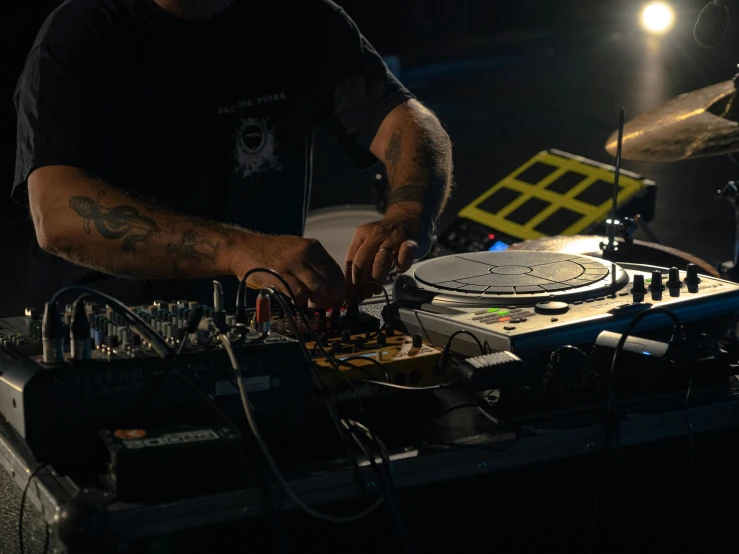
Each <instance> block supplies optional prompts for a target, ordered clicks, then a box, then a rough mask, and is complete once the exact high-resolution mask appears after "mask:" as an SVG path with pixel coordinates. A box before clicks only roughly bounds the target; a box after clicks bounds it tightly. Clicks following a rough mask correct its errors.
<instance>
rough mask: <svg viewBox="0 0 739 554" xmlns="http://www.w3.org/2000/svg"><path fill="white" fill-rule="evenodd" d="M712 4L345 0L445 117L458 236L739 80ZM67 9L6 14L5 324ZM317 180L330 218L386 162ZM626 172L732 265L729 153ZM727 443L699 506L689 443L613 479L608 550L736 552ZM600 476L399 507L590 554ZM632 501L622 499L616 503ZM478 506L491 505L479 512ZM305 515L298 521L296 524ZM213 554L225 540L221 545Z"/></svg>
mask: <svg viewBox="0 0 739 554" xmlns="http://www.w3.org/2000/svg"><path fill="white" fill-rule="evenodd" d="M254 1H257V0H254ZM706 1H707V0H672V1H671V2H670V4H671V5H672V6H673V7H674V9H675V11H676V14H677V24H676V27H675V28H674V29H673V30H672V32H670V33H669V34H667V35H666V36H664V37H660V38H650V37H648V36H647V35H646V34H645V33H644V32H643V31H642V30H641V29H640V27H639V25H638V15H639V11H640V8H641V6H642V3H641V2H638V1H633V0H616V1H610V2H609V1H606V0H520V1H512V0H511V1H507V2H502V1H498V0H425V1H422V0H343V1H341V2H340V3H341V4H342V5H343V6H344V7H345V8H346V9H347V10H348V12H349V13H350V14H351V15H352V17H354V18H355V20H356V21H357V23H358V24H359V26H360V28H361V29H362V30H363V32H364V33H365V34H366V35H367V36H368V38H369V39H370V40H371V42H373V44H375V46H376V47H377V48H378V50H379V51H380V52H381V53H382V54H383V55H397V56H399V58H400V62H401V71H400V74H399V76H400V78H401V79H402V80H403V81H404V82H405V84H406V85H407V86H408V87H409V88H410V89H411V90H412V91H413V92H414V93H415V94H416V95H417V96H418V97H419V98H420V99H421V100H422V101H423V102H425V103H426V104H427V105H428V106H429V107H430V108H431V109H433V110H434V111H435V112H436V113H437V114H438V115H439V117H440V118H441V120H442V122H443V123H444V125H445V126H446V127H447V130H448V132H449V134H450V136H451V138H452V140H453V142H454V145H455V151H454V156H455V174H456V183H457V187H456V191H455V193H454V196H453V199H452V201H451V204H450V206H449V208H448V210H447V213H446V214H445V216H444V218H443V220H442V227H443V226H444V225H445V224H448V223H449V222H450V221H451V219H452V218H453V217H454V214H456V213H457V212H458V211H459V210H460V209H461V208H462V207H464V206H465V205H466V204H467V203H469V202H470V201H472V200H473V199H474V198H475V197H476V196H478V195H479V194H480V193H481V192H483V191H484V190H486V189H487V188H489V187H490V186H491V185H492V184H494V183H495V182H496V181H497V180H499V179H500V178H502V177H503V176H505V175H507V174H508V173H510V172H511V171H512V170H513V169H515V168H516V167H518V166H519V165H520V164H521V163H523V162H524V161H526V160H527V159H529V158H530V157H531V156H532V155H533V154H535V153H536V152H538V151H540V150H543V149H546V148H551V147H554V148H559V149H561V150H565V151H568V152H571V153H574V154H579V155H582V156H585V157H588V158H591V159H594V160H597V161H601V162H610V163H612V159H611V158H610V157H609V156H608V154H607V153H606V152H605V151H604V150H603V145H604V143H605V140H606V138H607V137H608V136H609V135H610V133H611V132H612V131H613V130H614V128H615V127H616V122H617V117H618V109H619V108H620V107H622V106H623V107H625V108H626V111H627V116H628V117H633V116H634V115H636V114H638V113H640V112H642V111H644V110H648V109H650V108H653V107H655V106H657V105H659V104H660V103H662V102H664V101H665V100H667V99H669V98H672V97H674V96H676V95H678V94H680V93H682V92H686V91H690V90H694V89H697V88H700V87H703V86H707V85H710V84H713V83H716V82H718V81H722V80H726V79H729V78H731V77H732V75H733V74H734V72H735V71H736V64H737V62H739V29H737V28H736V25H735V24H732V27H731V28H730V30H729V34H728V37H727V40H726V41H725V43H724V44H723V45H722V46H720V47H719V48H716V49H712V50H707V49H704V48H701V47H700V46H698V45H697V44H696V43H695V41H694V40H693V37H692V26H693V23H694V21H695V18H696V16H697V14H698V12H699V11H700V9H701V8H702V7H703V5H704V4H705V2H706ZM58 3H59V2H58V1H42V0H25V1H23V2H16V3H15V5H14V6H11V5H5V6H4V10H3V21H4V22H7V23H8V24H7V25H6V26H5V31H4V33H3V34H2V36H3V39H2V40H6V41H7V43H6V44H5V45H4V47H3V48H2V50H1V51H2V52H3V59H2V66H1V67H2V68H3V71H2V72H0V79H2V83H1V84H0V86H1V88H0V132H2V140H1V141H0V144H2V148H0V174H1V175H2V176H3V177H2V179H3V181H4V183H5V184H4V185H3V187H4V192H3V194H2V195H0V198H2V199H3V200H0V316H2V315H11V314H12V315H15V314H18V313H19V312H20V311H21V310H22V308H23V300H22V299H23V297H24V292H25V283H26V267H25V257H26V250H27V247H28V244H29V241H30V240H33V234H32V228H31V225H30V220H29V217H28V214H27V211H26V210H25V209H24V208H21V207H19V206H17V205H15V204H13V203H12V201H11V199H10V188H11V185H12V179H13V164H14V151H15V113H14V109H13V105H12V93H13V89H14V87H15V83H16V80H17V78H18V75H19V74H20V72H21V69H22V66H23V62H24V59H25V55H26V53H27V52H28V50H29V48H30V45H31V43H32V41H33V37H34V35H35V33H36V31H37V29H38V28H39V26H40V25H41V23H42V21H43V20H44V19H45V17H46V16H47V15H48V13H49V12H50V11H51V10H52V9H53V8H54V7H55V6H56V5H58ZM286 16H288V17H289V14H288V15H286ZM734 19H735V21H736V20H739V15H738V16H737V17H735V18H734ZM315 168H316V174H315V179H314V196H313V199H312V207H313V208H319V207H323V206H328V205H335V204H338V203H369V202H370V201H371V194H370V188H371V184H372V183H373V182H374V178H375V174H376V173H377V169H378V168H377V167H372V168H368V169H365V170H363V171H357V170H356V169H354V168H352V167H351V165H350V163H349V161H348V157H347V156H346V154H344V153H343V151H341V150H340V149H339V147H338V146H336V145H335V144H334V143H333V142H332V141H331V139H330V138H329V137H328V136H326V135H325V134H321V135H319V138H318V143H317V149H316V165H315ZM625 168H626V169H631V170H634V171H636V172H639V173H642V174H643V175H645V176H647V177H649V178H651V179H653V180H655V181H656V182H657V183H658V185H659V193H658V206H657V212H656V213H657V215H656V219H655V221H654V222H653V229H654V231H655V232H656V234H657V235H658V236H659V237H660V238H661V239H662V241H663V242H664V243H665V244H668V245H670V246H674V247H677V248H680V249H683V250H686V251H688V252H690V253H692V254H695V255H697V256H699V257H701V258H703V259H705V260H707V261H709V262H711V263H715V262H718V261H723V260H725V259H728V258H729V257H730V256H731V249H732V242H733V232H734V231H733V213H732V210H731V208H730V207H729V206H728V205H725V204H716V203H715V202H714V201H713V195H714V192H715V190H716V189H717V188H719V187H720V186H721V185H722V184H724V182H725V181H726V180H729V179H733V178H737V177H739V167H736V166H734V165H732V163H731V162H730V161H729V160H728V159H727V158H725V157H722V158H713V159H705V160H696V161H689V162H681V163H676V164H669V165H658V164H636V163H631V162H627V163H625ZM715 444H724V445H725V450H726V451H710V450H708V449H707V448H706V447H702V446H701V447H700V448H698V447H697V451H698V454H697V458H696V459H697V471H696V473H697V474H699V476H700V477H699V480H698V481H696V484H695V486H694V490H695V491H699V493H700V494H697V495H696V494H694V495H690V496H689V495H688V494H687V493H686V488H685V481H686V479H687V477H686V457H687V448H686V446H685V444H684V441H682V440H680V441H676V444H674V445H672V448H664V446H663V445H658V446H655V447H654V449H655V450H656V454H655V455H654V456H653V457H652V459H653V460H656V461H655V462H654V463H653V464H652V465H648V464H647V462H646V459H647V458H646V456H645V455H642V457H641V458H638V457H637V458H636V459H633V460H632V459H627V461H626V465H625V468H626V469H623V471H624V473H626V474H627V475H626V478H625V479H622V480H621V481H616V482H613V483H607V486H606V490H605V491H604V495H603V498H604V501H603V502H602V504H603V506H602V507H601V515H600V521H601V523H600V526H602V527H604V534H605V539H604V543H603V544H601V545H600V547H599V548H598V549H597V551H600V552H604V551H618V552H625V551H626V552H643V551H654V550H659V551H663V550H666V547H667V546H669V548H671V551H675V552H681V551H686V550H687V549H688V548H692V547H694V546H699V551H709V552H713V551H718V545H719V544H720V543H721V541H724V540H726V541H733V538H731V537H732V536H733V535H734V534H735V527H736V523H735V522H736V519H735V516H736V513H735V512H736V509H734V510H732V511H731V512H727V511H725V510H724V506H723V505H724V504H726V503H727V502H732V500H733V497H735V495H736V494H737V491H736V490H735V489H736V485H735V483H736V479H731V478H730V477H729V478H727V476H730V475H732V471H735V468H736V463H737V460H736V456H737V452H739V450H737V449H736V448H735V447H734V445H735V444H736V439H735V437H734V438H733V439H731V440H730V441H728V440H724V439H723V438H722V439H720V440H718V441H715ZM715 444H714V448H715ZM699 446H700V445H699ZM598 468H599V465H598V460H596V461H595V462H594V463H592V460H591V461H590V462H583V464H582V465H576V466H568V468H567V469H566V470H565V469H564V468H562V467H561V466H559V465H554V466H550V467H548V468H546V469H545V468H541V467H534V468H529V469H532V471H527V472H526V474H525V475H524V476H516V475H514V474H512V473H506V474H502V475H500V476H497V477H496V479H495V480H493V479H490V480H487V481H482V480H480V479H475V480H466V481H454V482H450V483H446V484H443V485H437V486H435V487H433V488H431V487H428V488H423V489H421V490H420V491H416V494H415V497H414V498H413V499H411V498H409V496H410V493H409V492H405V491H403V492H401V495H400V499H399V500H400V502H399V505H400V506H401V512H402V513H403V517H404V520H405V521H406V525H407V527H408V529H409V532H410V533H411V536H412V537H413V540H414V542H416V543H417V545H418V546H419V549H418V550H419V551H423V550H428V551H440V550H441V549H442V548H444V547H447V546H454V547H459V546H467V547H469V548H468V550H471V547H477V548H479V546H480V545H484V546H487V547H488V549H491V550H492V549H495V548H500V547H501V546H502V547H503V551H539V550H541V549H542V548H547V549H552V548H553V549H556V550H557V551H559V550H568V551H581V550H582V547H583V546H584V544H585V543H586V542H587V535H588V533H589V530H590V520H591V517H592V513H591V506H592V504H591V503H592V500H593V486H594V483H595V482H596V479H597V470H598ZM642 472H643V474H642ZM637 474H638V478H637ZM614 479H615V478H614ZM727 486H732V487H733V488H731V490H728V489H727ZM614 491H618V492H620V494H616V492H614ZM718 491H721V492H718ZM615 496H618V497H620V499H621V502H619V503H614V497H615ZM472 497H477V501H476V502H470V498H472ZM432 498H433V499H434V501H430V500H431V499H432ZM733 504H735V503H733ZM722 514H723V516H724V517H722ZM729 516H731V517H733V518H734V519H733V520H732V519H731V518H730V517H729ZM299 517H301V516H300V515H299V514H297V515H293V516H289V518H288V521H286V523H289V522H290V520H292V519H295V518H299ZM387 529H389V522H388V520H387V518H386V517H385V516H382V517H379V516H378V518H377V519H375V520H370V521H369V522H366V521H363V522H361V523H359V524H357V525H356V526H355V527H353V528H350V530H352V531H356V532H357V533H358V535H356V536H355V537H354V538H352V539H351V540H352V542H348V540H349V539H348V538H347V537H348V535H349V531H346V532H344V533H342V532H339V531H337V529H336V528H335V527H330V526H327V525H322V524H317V523H316V522H314V521H312V520H311V521H307V522H305V521H304V525H303V526H302V531H301V530H300V528H298V530H297V531H294V532H293V533H291V535H290V541H291V543H292V545H293V546H295V547H298V548H302V547H303V545H305V544H311V542H309V541H313V540H315V538H316V536H318V535H320V537H321V539H322V541H324V542H325V541H328V542H329V543H332V544H334V546H336V547H337V548H336V549H337V551H338V548H341V549H342V551H345V550H346V548H347V547H348V548H351V549H352V550H355V551H366V549H363V548H361V546H362V545H364V546H366V547H367V548H370V547H371V548H372V549H373V551H374V552H377V551H394V548H393V546H392V545H393V543H392V542H385V541H393V540H394V539H393V537H392V536H390V537H389V538H388V534H387V533H385V532H384V531H386V530H387ZM647 530H650V531H651V532H652V533H654V534H655V536H652V537H651V540H650V541H645V540H643V538H642V537H643V534H644V533H646V532H647ZM441 532H443V539H444V540H442V541H441V542H440V539H441V538H442V537H440V536H439V533H441ZM360 533H361V534H360ZM390 535H392V533H391V534H390ZM242 537H243V535H242ZM460 537H461V538H462V540H460ZM357 539H359V540H357ZM447 539H449V540H452V539H453V544H447V543H448V542H449V540H447ZM688 539H692V540H688ZM693 541H695V542H693ZM709 541H710V543H711V544H710V546H708V543H709ZM531 543H536V547H537V548H536V549H535V550H534V549H533V545H532V544H531ZM208 547H210V548H212V544H211V542H210V540H208V541H207V542H206V544H205V545H204V546H203V548H204V549H205V548H208ZM380 549H382V550H380Z"/></svg>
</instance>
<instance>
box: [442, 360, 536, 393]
mask: <svg viewBox="0 0 739 554" xmlns="http://www.w3.org/2000/svg"><path fill="white" fill-rule="evenodd" d="M525 367H526V366H525V364H524V363H523V360H521V358H519V357H518V356H516V355H515V354H514V353H513V352H507V351H505V352H494V353H492V354H484V355H482V356H475V357H474V358H467V359H465V360H464V361H462V362H461V363H459V364H457V365H456V366H455V367H454V368H453V376H452V379H453V380H454V381H457V382H462V383H464V384H465V385H466V386H467V387H469V388H470V389H472V390H473V391H483V390H489V389H500V388H504V387H509V386H511V385H517V384H519V383H520V382H521V380H522V379H521V377H522V375H523V372H524V369H525Z"/></svg>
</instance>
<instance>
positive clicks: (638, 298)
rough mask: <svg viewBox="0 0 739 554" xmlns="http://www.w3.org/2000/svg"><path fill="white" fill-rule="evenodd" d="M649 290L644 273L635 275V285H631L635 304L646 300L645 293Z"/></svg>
mask: <svg viewBox="0 0 739 554" xmlns="http://www.w3.org/2000/svg"><path fill="white" fill-rule="evenodd" d="M646 292H647V288H646V287H645V286H644V275H641V274H637V275H634V285H633V286H632V287H631V296H632V298H633V300H634V303H635V304H638V303H639V302H644V295H645V294H646Z"/></svg>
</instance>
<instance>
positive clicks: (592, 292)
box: [413, 252, 628, 304]
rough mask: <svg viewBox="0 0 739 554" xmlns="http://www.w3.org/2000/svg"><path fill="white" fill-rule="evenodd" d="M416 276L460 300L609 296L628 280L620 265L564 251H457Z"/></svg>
mask: <svg viewBox="0 0 739 554" xmlns="http://www.w3.org/2000/svg"><path fill="white" fill-rule="evenodd" d="M413 276H414V278H415V279H416V282H417V283H418V285H419V286H420V287H422V288H423V289H424V290H426V291H428V292H435V293H437V294H441V295H442V298H439V297H437V299H438V300H442V301H450V302H461V303H485V302H486V303H490V302H491V300H493V299H498V300H500V301H503V302H508V303H511V304H520V303H530V302H532V300H535V299H537V298H538V297H551V296H555V297H557V298H558V299H568V298H570V297H573V296H578V297H579V296H592V297H596V296H605V295H607V294H610V293H612V292H615V291H617V290H619V289H621V288H622V287H623V286H624V285H625V284H626V283H627V282H628V277H627V275H626V274H625V272H624V271H623V269H621V268H620V267H619V266H618V265H616V264H613V263H610V262H607V261H605V260H601V259H597V258H591V257H589V256H579V255H574V254H564V253H559V252H475V253H469V254H456V255H452V256H445V257H442V258H435V259H432V260H428V261H426V262H422V263H421V264H419V265H418V266H416V267H415V269H414V272H413Z"/></svg>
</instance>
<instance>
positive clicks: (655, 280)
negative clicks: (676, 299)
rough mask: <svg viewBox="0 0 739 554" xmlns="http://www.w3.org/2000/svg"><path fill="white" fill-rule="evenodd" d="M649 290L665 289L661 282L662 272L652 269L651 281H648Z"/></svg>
mask: <svg viewBox="0 0 739 554" xmlns="http://www.w3.org/2000/svg"><path fill="white" fill-rule="evenodd" d="M649 290H651V291H661V290H665V286H664V285H663V284H662V272H661V271H660V270H655V271H652V282H651V283H649Z"/></svg>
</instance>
